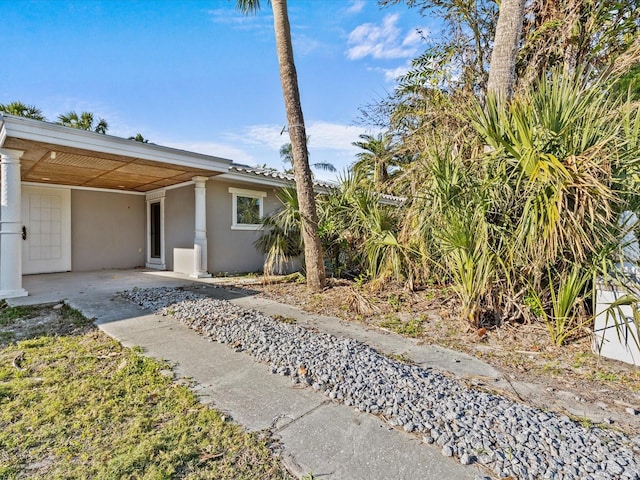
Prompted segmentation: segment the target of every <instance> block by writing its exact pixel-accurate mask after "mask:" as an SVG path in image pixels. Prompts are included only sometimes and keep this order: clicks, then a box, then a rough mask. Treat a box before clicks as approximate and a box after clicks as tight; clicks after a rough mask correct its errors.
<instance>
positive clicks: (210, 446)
mask: <svg viewBox="0 0 640 480" xmlns="http://www.w3.org/2000/svg"><path fill="white" fill-rule="evenodd" d="M0 307H1V308H0V479H11V478H92V479H116V478H136V479H138V478H140V479H142V478H145V479H147V478H148V479H163V478H189V479H214V478H215V479H243V478H246V479H279V478H281V479H289V478H290V476H289V475H288V474H287V473H286V471H285V470H284V468H283V467H282V466H281V464H280V463H279V461H278V459H277V458H276V457H275V456H274V455H273V453H272V452H271V450H270V448H269V443H268V439H266V438H261V437H260V436H258V435H255V434H247V433H245V432H243V431H242V430H241V428H240V427H238V426H237V425H234V424H231V423H228V422H226V421H225V420H224V419H223V418H222V416H221V415H220V414H219V413H218V412H216V411H215V410H212V409H210V408H209V407H207V406H204V405H202V404H200V403H199V402H198V400H197V398H196V396H195V395H194V394H193V393H192V392H191V391H190V390H189V389H188V388H187V387H185V386H182V385H178V384H176V383H175V382H174V380H173V379H172V376H171V375H167V371H168V370H169V367H168V366H167V365H166V364H163V363H161V362H157V361H154V360H151V359H149V358H146V357H144V356H143V355H141V354H140V352H139V351H136V350H135V349H133V350H132V349H128V348H124V347H122V346H121V345H120V344H119V343H117V342H116V341H114V340H112V339H111V338H109V337H107V336H106V335H104V334H103V333H102V332H100V331H99V330H97V329H95V328H92V327H91V326H90V325H89V324H88V322H87V321H86V320H85V325H84V326H83V328H81V329H80V330H78V329H79V328H80V325H79V320H78V314H77V312H74V311H73V310H71V309H69V308H68V307H64V308H58V311H57V312H55V313H54V314H52V307H51V306H42V307H39V308H40V309H41V310H42V311H40V312H39V311H38V309H36V310H35V311H34V310H31V309H30V310H29V311H28V315H24V313H25V312H24V311H22V312H21V311H19V310H17V309H12V308H11V307H7V306H6V305H0ZM27 316H29V318H30V319H31V320H26V317H27ZM47 316H49V317H51V316H53V317H56V321H58V322H60V321H61V319H62V323H65V319H66V318H67V317H68V322H67V323H72V324H73V326H74V328H75V329H76V330H75V331H74V332H72V333H68V334H66V335H63V336H52V335H51V332H49V334H48V335H45V336H38V337H35V338H28V339H25V340H21V341H19V342H17V343H9V341H5V342H4V344H2V338H3V336H2V335H1V334H2V333H4V338H5V339H6V338H10V337H11V335H12V334H11V332H10V330H11V327H12V326H13V327H15V326H19V325H18V324H19V323H20V322H24V321H32V320H33V319H34V318H39V317H40V318H44V317H47ZM35 323H38V322H35ZM39 326H40V327H42V324H41V323H40V324H39ZM8 332H9V333H8Z"/></svg>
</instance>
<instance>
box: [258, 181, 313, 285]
mask: <svg viewBox="0 0 640 480" xmlns="http://www.w3.org/2000/svg"><path fill="white" fill-rule="evenodd" d="M276 196H277V197H278V200H279V201H280V203H281V206H280V208H279V209H278V210H276V211H275V212H274V213H272V214H271V215H267V216H266V217H264V218H263V220H262V225H263V227H264V229H263V233H262V235H260V237H258V239H257V240H256V241H255V242H254V245H255V247H256V248H257V249H258V250H260V251H261V252H262V253H264V254H265V255H266V256H265V262H264V271H265V274H267V275H271V274H274V273H283V272H284V271H285V270H286V269H287V266H288V265H290V263H291V261H293V260H295V259H297V258H299V257H300V255H301V254H302V252H303V251H304V245H303V243H302V236H301V232H300V224H301V223H300V222H301V220H300V205H299V203H298V195H297V193H296V189H295V187H285V188H282V189H280V190H278V191H277V193H276Z"/></svg>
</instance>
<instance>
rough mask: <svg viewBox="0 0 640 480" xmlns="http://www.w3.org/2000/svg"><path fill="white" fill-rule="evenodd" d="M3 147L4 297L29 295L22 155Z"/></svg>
mask: <svg viewBox="0 0 640 480" xmlns="http://www.w3.org/2000/svg"><path fill="white" fill-rule="evenodd" d="M23 153H24V152H22V151H20V150H10V149H7V148H0V171H1V175H0V298H14V297H25V296H26V295H28V293H27V291H26V290H25V289H24V288H22V218H21V217H22V194H21V185H20V157H22V154H23Z"/></svg>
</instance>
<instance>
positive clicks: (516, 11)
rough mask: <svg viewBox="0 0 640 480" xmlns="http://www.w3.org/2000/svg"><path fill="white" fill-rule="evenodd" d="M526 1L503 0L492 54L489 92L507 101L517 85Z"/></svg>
mask: <svg viewBox="0 0 640 480" xmlns="http://www.w3.org/2000/svg"><path fill="white" fill-rule="evenodd" d="M524 4H525V0H502V3H501V4H500V14H499V15H498V23H497V24H496V33H495V36H494V40H493V51H492V52H491V65H490V68H489V81H488V83H487V92H488V93H492V94H493V95H495V96H498V97H502V98H504V99H505V100H508V99H510V98H511V95H512V93H513V86H514V84H515V72H516V55H517V53H518V42H519V41H520V34H521V33H522V23H523V21H524Z"/></svg>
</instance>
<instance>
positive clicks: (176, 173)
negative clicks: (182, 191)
mask: <svg viewBox="0 0 640 480" xmlns="http://www.w3.org/2000/svg"><path fill="white" fill-rule="evenodd" d="M131 141H132V142H133V140H131ZM4 147H5V148H11V149H16V150H22V151H24V155H23V156H22V158H21V160H20V164H21V174H22V175H21V178H22V181H25V182H35V183H43V184H57V185H70V186H81V187H93V188H108V189H116V190H128V191H136V192H148V191H150V190H155V189H157V188H162V187H168V186H170V185H175V184H178V183H182V182H186V181H189V180H191V178H192V177H194V176H206V177H210V176H213V175H217V174H218V173H220V172H215V171H211V170H205V169H200V168H195V167H187V166H182V165H173V164H170V163H164V162H156V161H152V160H145V159H141V158H134V157H127V156H123V155H115V154H110V153H103V152H95V151H90V150H83V149H80V148H73V147H68V146H61V145H53V144H48V143H44V142H37V141H32V140H24V139H20V138H11V137H9V138H7V139H6V141H5V144H4Z"/></svg>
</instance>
